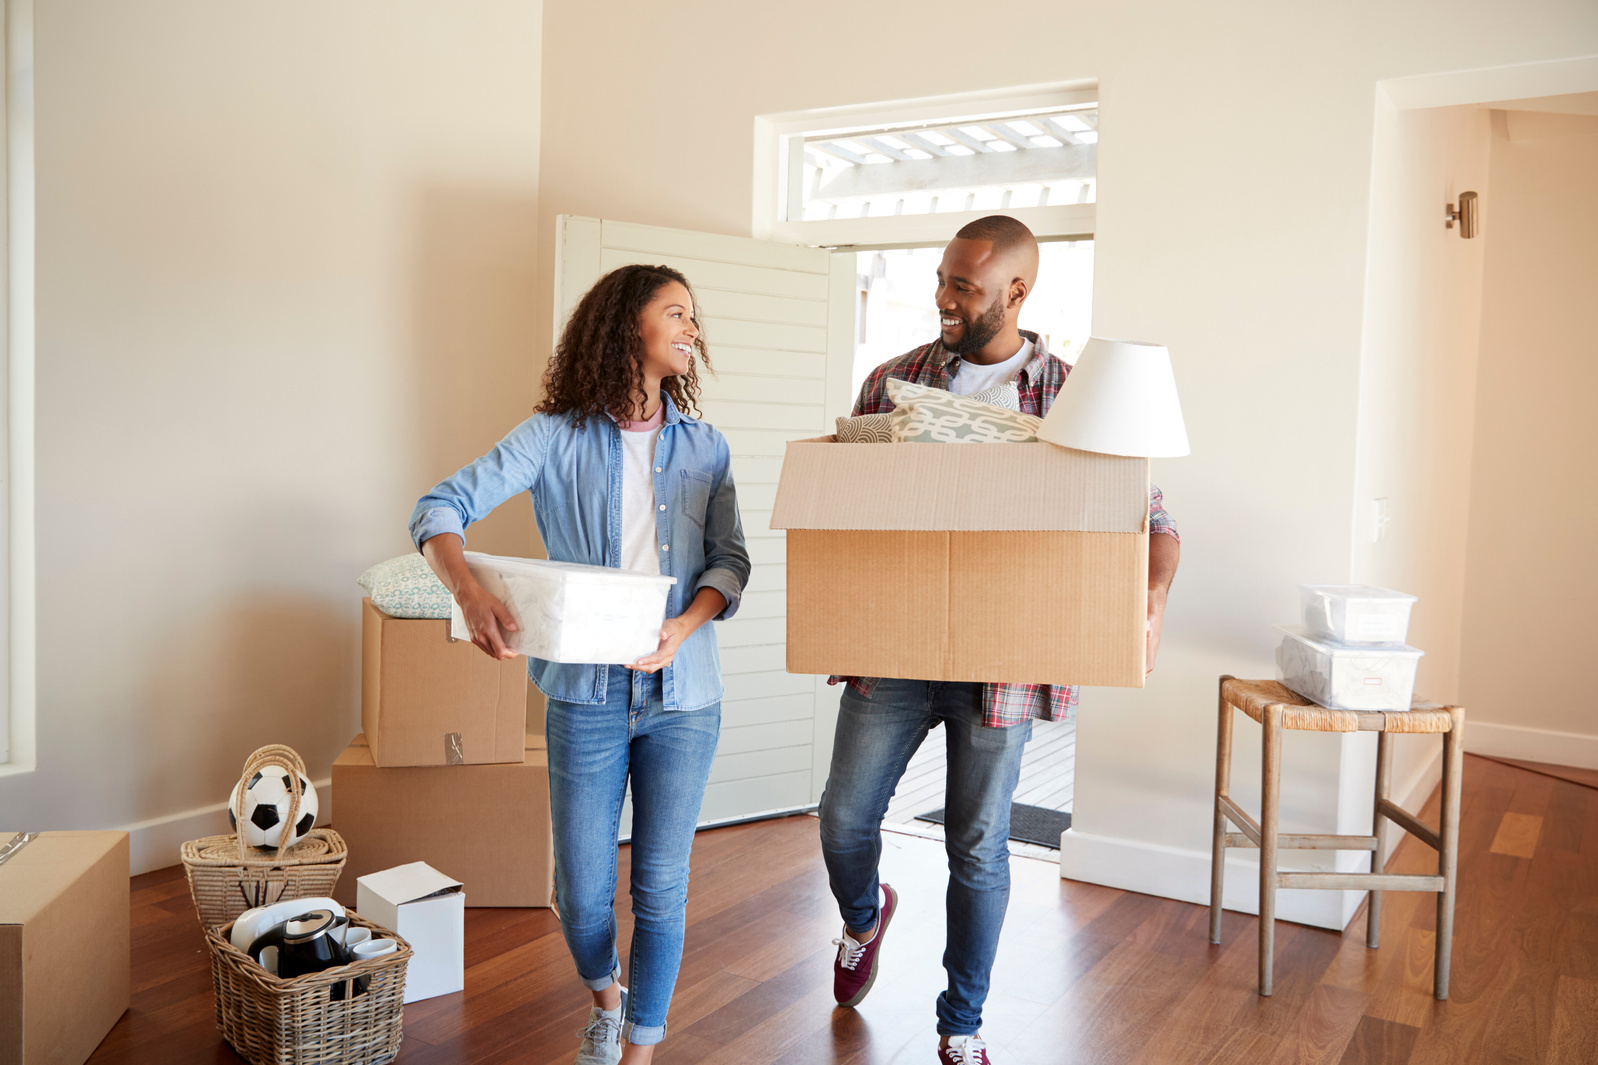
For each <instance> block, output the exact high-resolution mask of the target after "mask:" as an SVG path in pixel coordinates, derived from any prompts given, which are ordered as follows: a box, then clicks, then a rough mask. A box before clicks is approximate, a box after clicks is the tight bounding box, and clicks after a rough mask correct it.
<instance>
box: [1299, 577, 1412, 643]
mask: <svg viewBox="0 0 1598 1065" xmlns="http://www.w3.org/2000/svg"><path fill="white" fill-rule="evenodd" d="M1298 593H1299V601H1300V603H1301V604H1302V606H1303V613H1304V625H1305V627H1307V628H1308V629H1309V631H1310V632H1312V633H1314V634H1315V635H1317V636H1324V637H1325V638H1326V639H1328V640H1331V641H1333V642H1334V643H1359V644H1394V645H1402V644H1403V642H1404V641H1405V640H1406V639H1407V638H1408V637H1409V611H1410V608H1411V607H1413V606H1414V605H1415V599H1416V597H1415V596H1413V595H1406V594H1405V593H1403V592H1394V591H1391V590H1389V589H1387V588H1373V587H1371V586H1370V585H1368V584H1301V585H1299V586H1298Z"/></svg>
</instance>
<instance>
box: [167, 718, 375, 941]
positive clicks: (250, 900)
mask: <svg viewBox="0 0 1598 1065" xmlns="http://www.w3.org/2000/svg"><path fill="white" fill-rule="evenodd" d="M268 765H281V766H284V767H286V768H288V769H289V770H290V773H289V784H290V793H291V795H292V798H291V800H290V803H289V817H288V821H287V823H288V824H291V825H292V824H293V823H294V822H295V820H296V819H297V818H298V817H299V815H300V775H301V774H303V773H304V772H305V762H304V761H303V760H302V759H301V758H300V756H299V754H297V753H296V752H295V751H294V749H293V748H292V747H284V746H283V745H282V744H272V745H270V746H267V747H262V748H261V749H260V750H258V751H256V752H255V753H254V754H252V755H250V757H249V759H248V760H247V761H246V762H245V763H244V772H243V773H242V774H240V776H239V782H240V783H241V784H242V783H243V782H244V781H247V780H249V779H250V778H251V777H252V776H254V775H255V773H256V772H257V771H258V770H259V769H261V767H263V766H268ZM286 835H287V834H286V833H285V837H286ZM348 855H349V850H348V848H346V847H345V846H344V838H343V837H342V836H340V835H339V834H338V833H337V832H334V831H333V830H332V829H331V828H313V829H312V830H311V831H310V832H309V833H307V834H306V836H305V838H304V839H302V840H300V841H299V842H298V843H296V844H294V845H293V846H292V847H287V848H284V847H281V846H280V847H278V849H277V852H276V853H275V854H274V853H273V852H271V851H265V850H257V849H256V848H254V847H251V846H249V845H248V844H246V843H245V842H244V826H243V825H242V824H241V825H239V826H238V827H237V829H236V830H235V831H234V832H233V834H231V835H226V836H206V837H205V838H204V839H197V840H194V841H192V842H189V843H185V844H184V845H183V868H184V870H185V871H186V872H187V873H188V875H189V894H190V895H192V896H193V898H194V909H195V912H196V913H197V914H198V915H199V918H200V925H201V927H202V928H204V929H206V930H207V931H209V930H210V929H213V928H217V927H220V926H221V925H224V924H227V923H228V922H230V921H232V920H233V919H234V918H235V917H237V916H238V915H239V914H241V913H243V912H244V911H245V910H249V909H254V908H255V907H257V906H269V905H271V904H272V903H274V902H277V901H278V900H280V899H307V898H317V897H321V896H328V895H332V894H333V885H334V884H336V883H337V882H338V878H339V874H340V873H342V872H343V871H344V859H345V858H346V857H347V856H348Z"/></svg>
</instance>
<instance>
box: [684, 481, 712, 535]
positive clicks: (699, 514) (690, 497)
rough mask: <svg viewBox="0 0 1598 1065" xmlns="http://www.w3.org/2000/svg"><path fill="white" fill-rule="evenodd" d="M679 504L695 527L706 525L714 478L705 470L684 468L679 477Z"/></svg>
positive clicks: (700, 527) (699, 527) (701, 527)
mask: <svg viewBox="0 0 1598 1065" xmlns="http://www.w3.org/2000/svg"><path fill="white" fill-rule="evenodd" d="M679 480H680V481H681V483H680V484H679V485H678V491H677V496H678V499H679V502H678V506H679V507H680V508H681V510H682V514H683V517H685V518H687V519H688V520H689V521H691V522H693V523H694V528H696V529H703V528H704V527H705V512H706V511H707V510H708V509H709V508H710V486H711V484H712V483H713V482H714V480H715V479H714V478H713V477H712V476H711V475H710V474H708V473H706V472H704V471H703V470H683V471H681V476H680V478H679Z"/></svg>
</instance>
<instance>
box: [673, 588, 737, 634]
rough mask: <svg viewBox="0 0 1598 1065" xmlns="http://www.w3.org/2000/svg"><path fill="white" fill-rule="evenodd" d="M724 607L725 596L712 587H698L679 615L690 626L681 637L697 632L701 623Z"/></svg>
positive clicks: (725, 605)
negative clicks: (697, 592)
mask: <svg viewBox="0 0 1598 1065" xmlns="http://www.w3.org/2000/svg"><path fill="white" fill-rule="evenodd" d="M726 609H727V597H726V596H724V595H722V594H721V593H720V592H718V591H716V589H714V588H701V589H699V594H698V595H696V596H694V601H693V602H691V603H689V604H688V609H687V610H684V611H683V612H682V614H680V615H679V617H680V618H681V620H682V621H683V622H684V623H685V624H687V625H688V626H690V627H689V629H688V632H686V633H684V634H683V638H684V639H686V638H687V637H688V636H689V635H690V634H692V633H695V632H698V631H699V627H700V626H701V625H703V624H704V623H705V622H707V621H709V620H710V619H711V618H713V617H715V616H716V615H718V614H720V613H721V612H722V611H723V610H726Z"/></svg>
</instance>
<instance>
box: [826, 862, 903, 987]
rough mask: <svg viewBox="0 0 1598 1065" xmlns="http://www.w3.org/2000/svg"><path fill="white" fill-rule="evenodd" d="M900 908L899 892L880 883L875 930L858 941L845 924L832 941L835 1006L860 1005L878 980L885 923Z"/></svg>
mask: <svg viewBox="0 0 1598 1065" xmlns="http://www.w3.org/2000/svg"><path fill="white" fill-rule="evenodd" d="M898 908H899V893H898V892H897V891H895V890H893V888H891V887H889V886H888V885H887V884H883V885H882V905H881V907H879V908H878V910H877V929H876V931H875V932H873V933H872V934H871V938H870V939H868V940H866V941H865V942H864V943H858V942H856V941H855V938H854V937H853V936H851V935H850V934H849V929H848V928H847V927H846V928H844V930H843V935H842V936H841V937H839V938H838V939H834V940H833V941H832V942H833V943H834V944H836V945H837V947H838V957H837V959H836V960H834V961H833V963H832V997H833V998H835V999H837V1000H838V1005H840V1006H843V1007H845V1008H852V1007H854V1006H858V1005H859V1004H860V1000H861V999H863V998H865V997H866V992H868V991H870V990H871V985H872V984H874V983H876V980H877V955H878V954H880V953H881V952H882V937H883V936H884V935H885V934H887V931H888V922H890V921H892V920H893V914H894V911H895V910H897V909H898Z"/></svg>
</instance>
